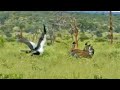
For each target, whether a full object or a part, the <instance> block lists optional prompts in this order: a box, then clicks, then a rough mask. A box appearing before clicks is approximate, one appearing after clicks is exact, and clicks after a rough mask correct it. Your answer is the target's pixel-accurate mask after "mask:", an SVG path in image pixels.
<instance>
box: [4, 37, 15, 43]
mask: <svg viewBox="0 0 120 90" xmlns="http://www.w3.org/2000/svg"><path fill="white" fill-rule="evenodd" d="M6 41H8V42H14V41H15V37H7V38H6Z"/></svg>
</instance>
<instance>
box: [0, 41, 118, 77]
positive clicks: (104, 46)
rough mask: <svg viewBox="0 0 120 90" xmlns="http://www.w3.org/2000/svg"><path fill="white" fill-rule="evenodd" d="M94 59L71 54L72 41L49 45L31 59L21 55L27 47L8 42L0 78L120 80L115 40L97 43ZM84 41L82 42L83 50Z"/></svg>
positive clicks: (0, 62)
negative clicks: (111, 42)
mask: <svg viewBox="0 0 120 90" xmlns="http://www.w3.org/2000/svg"><path fill="white" fill-rule="evenodd" d="M87 41H90V43H91V44H92V45H93V47H94V49H95V54H94V56H93V58H92V59H86V58H78V59H77V58H75V57H72V56H70V55H69V50H70V48H71V43H72V40H71V39H70V40H63V42H65V43H67V44H65V43H57V42H55V43H54V44H53V45H50V46H48V45H46V46H45V52H44V54H43V55H42V56H30V54H25V53H23V52H20V50H23V49H27V48H28V47H27V46H26V45H25V44H21V43H18V42H5V45H4V47H0V78H2V79H5V78H8V79H9V78H10V79H12V78H13V79H113V78H115V79H118V78H120V43H119V41H117V42H116V41H114V43H113V45H111V44H110V43H109V42H107V41H106V42H94V40H87ZM85 42H86V41H84V42H80V41H79V48H80V49H83V47H84V43H85Z"/></svg>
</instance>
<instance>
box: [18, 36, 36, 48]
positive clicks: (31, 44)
mask: <svg viewBox="0 0 120 90" xmlns="http://www.w3.org/2000/svg"><path fill="white" fill-rule="evenodd" d="M18 41H19V42H22V43H25V44H26V45H27V46H28V47H29V48H30V49H31V50H33V49H34V48H35V46H36V45H35V43H33V42H31V41H29V40H27V39H26V38H20V39H19V40H18Z"/></svg>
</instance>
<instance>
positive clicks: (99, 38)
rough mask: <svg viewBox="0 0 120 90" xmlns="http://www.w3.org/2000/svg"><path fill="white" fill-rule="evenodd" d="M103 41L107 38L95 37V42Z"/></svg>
mask: <svg viewBox="0 0 120 90" xmlns="http://www.w3.org/2000/svg"><path fill="white" fill-rule="evenodd" d="M105 41H107V40H106V39H105V38H103V37H98V38H96V39H95V42H105Z"/></svg>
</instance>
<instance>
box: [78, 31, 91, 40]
mask: <svg viewBox="0 0 120 90" xmlns="http://www.w3.org/2000/svg"><path fill="white" fill-rule="evenodd" d="M79 39H80V41H84V40H88V39H89V37H88V36H87V35H85V34H84V33H82V34H80V38H79Z"/></svg>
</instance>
